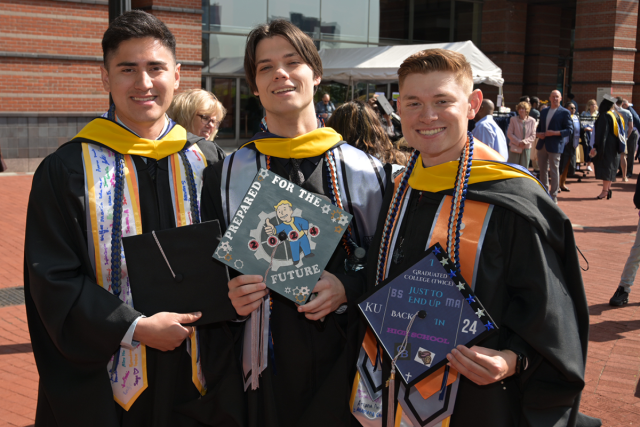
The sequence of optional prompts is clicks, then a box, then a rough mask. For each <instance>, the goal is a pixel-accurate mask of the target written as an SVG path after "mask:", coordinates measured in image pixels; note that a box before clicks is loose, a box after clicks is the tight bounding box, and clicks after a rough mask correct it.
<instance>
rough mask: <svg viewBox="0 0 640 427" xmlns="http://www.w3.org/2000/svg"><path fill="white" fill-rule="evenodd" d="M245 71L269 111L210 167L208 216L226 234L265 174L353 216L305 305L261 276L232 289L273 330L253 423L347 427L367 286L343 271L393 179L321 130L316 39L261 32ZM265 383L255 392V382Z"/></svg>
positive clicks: (250, 44)
mask: <svg viewBox="0 0 640 427" xmlns="http://www.w3.org/2000/svg"><path fill="white" fill-rule="evenodd" d="M244 69H245V73H246V76H247V82H248V83H249V86H250V87H251V89H252V91H253V93H254V94H255V95H256V96H259V97H260V102H261V103H262V105H263V107H264V109H265V110H266V117H265V119H264V121H263V132H259V133H257V134H256V135H255V136H254V137H253V138H252V140H251V141H250V142H249V143H247V144H245V145H244V146H243V147H242V148H241V149H240V150H238V151H237V152H235V153H233V154H231V155H229V156H228V157H227V158H226V159H225V160H224V161H221V162H219V163H218V164H216V165H214V166H212V167H209V168H208V169H207V170H206V172H205V186H204V190H203V199H202V210H203V216H204V217H205V218H217V219H219V220H220V223H221V225H222V226H223V228H226V226H227V225H228V223H229V221H230V219H231V216H232V215H233V214H234V213H235V212H236V210H237V208H238V206H239V204H240V201H241V200H242V198H243V197H244V195H245V193H246V192H247V190H248V188H249V185H250V184H251V182H252V181H253V178H254V176H255V174H256V173H257V171H258V169H259V168H268V169H270V170H271V171H272V172H274V173H276V174H278V175H280V176H282V177H285V178H287V179H289V180H290V181H292V182H294V183H295V184H297V185H299V186H301V187H302V188H304V189H305V190H306V191H308V192H310V193H314V194H316V195H317V196H319V197H320V198H322V199H323V200H326V201H327V202H329V203H332V204H335V205H341V206H343V208H344V209H345V210H347V211H349V212H350V213H352V214H353V215H354V219H353V221H352V222H351V226H350V231H348V232H347V233H348V238H347V239H345V240H344V241H343V242H341V244H340V245H339V246H338V247H337V248H336V250H335V252H334V254H333V256H332V258H331V260H330V261H329V264H328V265H327V266H326V270H325V271H324V272H323V273H322V276H321V278H320V280H319V281H318V282H317V284H316V286H315V288H314V289H313V290H312V291H311V292H312V293H317V297H316V298H315V299H314V300H313V301H311V302H309V303H307V304H306V305H304V306H299V307H298V306H296V305H295V304H294V303H292V302H291V301H290V300H288V299H286V298H284V297H282V296H280V295H278V294H276V293H270V294H269V293H268V292H267V290H266V285H265V283H263V278H262V277H261V276H249V275H247V276H237V277H235V278H233V279H232V280H231V281H230V282H229V297H230V298H231V301H232V303H233V305H234V307H235V309H236V311H237V313H238V316H239V320H242V319H244V317H245V316H249V315H251V314H252V312H254V311H256V310H259V311H257V313H256V314H257V315H259V316H261V317H262V318H263V319H264V322H265V323H267V324H266V325H265V330H266V331H270V334H269V348H268V355H267V357H266V360H264V359H262V360H263V361H264V362H267V363H266V364H265V365H266V366H265V367H264V368H262V369H264V370H259V369H256V370H255V371H254V370H252V359H251V355H250V354H247V353H250V352H247V353H245V354H244V355H243V366H244V381H245V389H247V388H250V389H249V390H248V391H247V398H248V404H249V410H248V411H247V413H248V417H249V425H250V426H269V427H288V426H301V425H304V426H329V425H331V426H347V425H349V424H350V422H351V416H350V414H349V410H348V407H347V401H348V399H349V393H350V380H351V379H352V378H353V377H352V376H350V373H351V372H353V370H354V369H355V360H354V359H350V358H349V357H348V354H349V353H348V351H347V347H348V346H347V342H348V340H347V337H348V336H349V334H350V333H351V331H352V327H353V325H354V324H355V323H357V322H358V313H357V309H356V308H355V306H352V304H353V303H354V302H355V301H356V299H357V298H358V297H359V296H360V295H361V294H362V292H363V290H364V282H363V280H362V278H361V277H358V276H354V275H352V274H351V273H350V272H346V271H345V270H349V269H347V268H346V264H345V260H346V259H347V254H349V253H355V251H356V250H358V251H360V250H361V249H360V248H365V249H368V247H369V240H370V238H371V236H372V235H373V233H374V232H375V223H376V220H377V215H378V211H379V207H380V206H381V203H382V197H383V193H384V189H385V185H386V181H387V177H389V176H390V173H389V170H386V169H383V167H382V165H381V164H380V163H379V162H378V160H376V159H375V158H373V157H372V156H370V155H368V154H366V153H364V152H362V151H360V150H358V149H356V148H354V147H351V146H350V145H348V144H346V143H344V141H342V137H341V136H340V135H339V134H337V133H336V132H335V131H334V130H333V129H331V128H318V124H317V119H316V114H315V109H314V105H313V94H314V92H315V90H316V87H317V85H318V84H319V83H320V80H321V79H322V63H321V60H320V56H319V55H318V52H317V49H316V48H315V46H314V44H313V41H312V40H311V38H309V37H308V36H307V35H305V34H304V33H303V32H302V31H301V30H300V29H299V28H297V27H296V26H294V25H293V24H291V23H290V22H287V21H284V20H276V21H273V22H271V23H270V24H267V25H261V26H258V27H257V28H255V29H254V30H253V31H252V32H251V33H250V34H249V37H248V39H247V45H246V50H245V66H244ZM330 177H331V178H330ZM333 177H335V178H333ZM269 310H270V311H269ZM269 313H270V315H269ZM250 327H251V322H245V330H244V338H243V340H244V348H245V349H247V348H250V345H251V335H252V331H251V330H250ZM253 362H256V361H255V360H253ZM256 364H257V362H256ZM257 376H259V385H258V388H257V389H255V390H254V389H253V385H252V384H251V383H252V379H254V380H257V379H256V377H257Z"/></svg>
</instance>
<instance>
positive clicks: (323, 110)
mask: <svg viewBox="0 0 640 427" xmlns="http://www.w3.org/2000/svg"><path fill="white" fill-rule="evenodd" d="M335 110H336V106H335V105H333V102H331V97H330V96H329V94H328V93H325V94H324V95H322V100H321V101H319V102H318V103H317V104H316V115H317V116H318V118H319V119H322V120H324V121H325V122H326V121H327V120H329V117H331V114H333V112H334V111H335Z"/></svg>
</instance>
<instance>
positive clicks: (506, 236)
mask: <svg viewBox="0 0 640 427" xmlns="http://www.w3.org/2000/svg"><path fill="white" fill-rule="evenodd" d="M456 164H457V162H456ZM473 174H474V173H473V169H472V172H471V176H472V177H473ZM454 178H455V177H454V176H452V177H451V181H452V183H453V181H454ZM452 192H453V191H452V190H451V189H449V190H443V191H439V192H428V191H423V192H420V191H416V190H413V191H412V192H411V197H410V199H409V204H408V205H407V210H406V213H405V216H404V218H403V221H402V224H401V225H400V231H399V234H398V240H397V242H398V243H396V245H395V248H394V251H393V253H390V255H389V256H395V259H394V261H392V262H391V266H390V271H389V275H388V277H389V278H394V277H396V276H398V275H399V274H401V273H402V272H404V271H405V270H407V269H408V268H410V267H411V266H412V265H413V263H415V261H416V256H417V255H416V254H418V253H421V252H424V251H425V249H426V244H427V241H428V238H429V234H430V230H431V226H432V223H433V220H434V218H435V216H436V211H437V209H438V206H439V205H440V202H441V201H442V199H443V198H444V197H445V195H451V194H452ZM390 193H391V191H389V192H387V196H386V197H385V203H384V206H385V207H383V209H382V210H381V214H380V219H379V222H378V232H377V234H376V236H375V237H374V239H373V242H372V245H373V246H374V247H377V246H378V245H380V240H381V234H382V228H383V225H384V220H385V218H386V216H387V210H388V206H389V204H390V203H391V198H392V196H391V194H390ZM467 199H469V200H476V201H480V202H484V203H488V204H492V205H494V208H493V212H492V215H491V218H490V220H489V223H488V226H487V230H486V235H485V237H484V242H483V243H482V247H481V253H480V257H479V260H478V264H477V278H476V285H475V294H476V295H477V297H478V298H479V300H480V301H481V302H482V304H483V305H484V307H485V308H486V310H487V312H488V313H489V314H490V315H491V316H492V318H493V320H494V321H495V323H496V324H497V325H498V327H499V333H497V334H495V335H493V336H492V337H490V338H488V339H487V340H485V341H483V342H481V343H479V344H478V345H480V346H483V347H487V348H491V349H495V350H503V349H510V350H513V351H514V352H517V353H521V354H523V355H525V356H526V357H527V358H528V360H529V367H528V369H527V370H526V371H525V372H524V373H523V374H521V375H520V376H512V377H509V378H506V379H504V380H503V381H499V382H497V383H494V384H490V385H486V386H478V385H476V384H475V383H473V382H471V381H469V380H468V379H467V378H465V377H464V376H463V377H462V378H461V382H460V385H459V389H458V394H457V400H456V402H455V407H454V412H453V415H452V416H451V424H450V426H451V427H463V426H472V425H476V426H501V427H509V426H518V427H525V426H527V427H529V426H530V427H540V426H557V427H560V426H575V425H579V426H598V425H600V423H599V420H595V419H593V418H590V417H587V416H585V415H583V414H579V413H578V408H579V404H580V394H581V391H582V388H583V387H584V370H585V361H586V355H587V342H588V328H589V315H588V307H587V301H586V297H585V292H584V287H583V283H582V276H581V272H580V267H579V264H578V257H577V252H576V249H575V241H574V237H573V231H572V228H571V223H570V221H569V219H568V218H567V217H566V216H565V215H564V213H563V212H562V211H561V210H560V209H559V208H557V206H556V205H555V204H554V203H553V202H552V201H551V199H550V198H549V196H548V195H547V194H546V192H545V191H544V190H543V189H542V187H541V186H540V185H539V184H537V183H536V182H535V181H533V180H531V179H526V178H515V179H501V180H494V181H488V182H479V183H475V184H470V185H469V187H468V193H467ZM442 209H443V211H442V212H444V213H445V214H446V215H448V212H449V209H450V206H448V205H447V206H443V208H442ZM463 221H464V217H463ZM440 244H441V245H442V246H446V242H440ZM375 262H376V261H375V260H374V258H372V257H371V255H370V257H369V264H370V265H372V264H373V263H375ZM375 273H376V272H375V269H374V268H370V269H369V270H368V281H367V283H368V284H369V285H370V286H373V285H372V284H373V283H375ZM471 279H472V278H471V277H467V278H466V280H468V281H471ZM363 329H364V328H363ZM361 336H364V333H362V334H361ZM385 356H386V355H385ZM390 369H391V368H390V360H389V359H388V357H385V361H384V363H383V376H382V378H383V379H386V378H388V377H389V374H390ZM398 386H399V381H396V387H398ZM387 395H388V392H387V389H384V391H383V396H384V399H385V401H384V403H383V408H386V407H387V403H386V399H387ZM396 396H397V391H396ZM385 416H386V414H385ZM385 422H386V418H384V419H383V423H382V424H383V425H386V424H384V423H385Z"/></svg>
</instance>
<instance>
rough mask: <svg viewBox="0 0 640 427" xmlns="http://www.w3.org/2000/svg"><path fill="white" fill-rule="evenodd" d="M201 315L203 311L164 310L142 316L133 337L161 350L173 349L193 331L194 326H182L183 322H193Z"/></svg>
mask: <svg viewBox="0 0 640 427" xmlns="http://www.w3.org/2000/svg"><path fill="white" fill-rule="evenodd" d="M201 316H202V313H187V314H179V313H168V312H162V313H158V314H154V315H153V316H151V317H142V318H140V320H138V324H137V325H136V329H135V330H134V332H133V339H134V340H135V341H140V342H141V343H142V344H144V345H146V346H149V347H153V348H155V349H158V350H160V351H169V350H173V349H175V348H176V347H178V346H179V345H180V344H182V341H184V340H185V339H186V338H187V337H189V336H190V335H191V333H192V332H193V328H194V327H193V326H182V323H193V322H195V321H196V320H198V319H199V318H200V317H201Z"/></svg>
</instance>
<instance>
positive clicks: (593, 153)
mask: <svg viewBox="0 0 640 427" xmlns="http://www.w3.org/2000/svg"><path fill="white" fill-rule="evenodd" d="M596 154H598V152H597V151H596V149H595V148H592V149H591V151H589V157H595V156H596Z"/></svg>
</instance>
